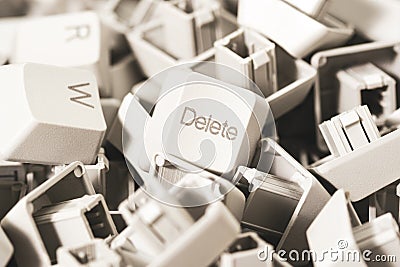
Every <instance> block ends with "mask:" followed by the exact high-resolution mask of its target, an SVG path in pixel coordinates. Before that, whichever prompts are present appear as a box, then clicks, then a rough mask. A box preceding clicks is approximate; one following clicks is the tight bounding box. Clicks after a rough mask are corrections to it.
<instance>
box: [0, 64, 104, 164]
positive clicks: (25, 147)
mask: <svg viewBox="0 0 400 267" xmlns="http://www.w3.org/2000/svg"><path fill="white" fill-rule="evenodd" d="M0 81H1V83H2V88H1V90H0V114H3V115H2V116H0V125H1V128H2V129H1V131H0V156H1V157H2V158H3V159H4V160H10V161H18V162H29V163H39V164H50V165H56V164H67V163H71V162H73V161H82V162H83V163H85V164H90V163H93V162H94V161H95V158H96V155H97V153H98V150H99V148H100V144H101V142H102V140H103V137H104V133H105V131H106V128H107V126H106V123H105V120H104V116H103V112H102V109H101V106H100V98H99V93H98V88H97V83H96V79H95V77H94V75H93V74H91V73H90V72H89V71H85V70H80V69H74V68H63V67H54V66H47V65H41V64H35V63H26V64H15V65H6V66H2V67H0Z"/></svg>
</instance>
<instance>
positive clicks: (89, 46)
mask: <svg viewBox="0 0 400 267" xmlns="http://www.w3.org/2000/svg"><path fill="white" fill-rule="evenodd" d="M102 34H103V32H102V31H101V24H100V20H99V18H98V16H97V15H96V14H95V13H93V12H82V13H74V14H65V15H56V16H48V17H43V18H35V19H28V20H26V21H25V22H23V23H21V24H20V25H19V27H18V30H17V36H16V46H15V50H14V53H13V55H12V57H11V60H10V62H11V63H25V62H34V63H42V64H50V65H56V66H62V67H79V68H85V69H89V70H90V71H92V72H93V73H94V74H95V75H96V78H97V81H98V83H99V87H100V88H101V90H103V89H104V90H110V79H109V73H108V65H109V59H108V56H107V47H106V46H105V45H104V42H102V39H104V36H103V35H102ZM102 92H103V91H102ZM104 93H105V94H107V92H104Z"/></svg>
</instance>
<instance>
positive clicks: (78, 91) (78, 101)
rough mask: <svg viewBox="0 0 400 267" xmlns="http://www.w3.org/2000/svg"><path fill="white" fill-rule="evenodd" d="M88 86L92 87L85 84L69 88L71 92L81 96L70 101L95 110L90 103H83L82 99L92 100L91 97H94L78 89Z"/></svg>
mask: <svg viewBox="0 0 400 267" xmlns="http://www.w3.org/2000/svg"><path fill="white" fill-rule="evenodd" d="M88 85H90V83H83V84H77V85H71V86H68V89H69V90H72V91H75V92H77V93H80V94H81V95H80V96H75V97H71V98H70V99H69V100H71V101H72V102H75V103H78V104H81V105H84V106H86V107H89V108H94V106H93V105H90V104H88V103H85V102H82V101H81V99H85V98H90V97H92V95H91V94H89V93H86V92H84V91H81V90H79V89H77V88H78V87H82V86H88Z"/></svg>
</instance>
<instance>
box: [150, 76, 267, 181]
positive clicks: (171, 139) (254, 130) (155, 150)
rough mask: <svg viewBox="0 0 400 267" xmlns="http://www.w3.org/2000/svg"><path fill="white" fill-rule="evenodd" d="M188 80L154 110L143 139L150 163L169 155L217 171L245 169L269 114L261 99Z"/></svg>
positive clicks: (220, 85) (239, 90)
mask: <svg viewBox="0 0 400 267" xmlns="http://www.w3.org/2000/svg"><path fill="white" fill-rule="evenodd" d="M182 76H183V75H182ZM191 81H207V82H204V83H198V82H197V83H196V82H193V83H191ZM186 82H187V84H186V85H184V86H181V87H179V88H174V89H173V90H168V91H167V92H166V93H164V94H162V95H161V96H160V98H159V100H158V102H157V104H156V106H155V109H154V112H153V116H152V118H151V119H150V120H149V121H148V124H147V128H146V130H145V136H144V138H145V145H146V151H147V155H148V157H149V160H150V161H153V160H154V159H155V155H156V154H164V157H166V158H167V159H168V154H171V155H174V156H176V157H178V158H181V159H184V160H186V161H188V162H192V163H193V164H194V165H196V166H199V167H202V168H205V169H207V170H209V171H214V172H217V173H230V172H232V171H233V170H235V169H236V167H238V166H239V165H245V166H247V164H248V163H249V161H250V160H251V159H252V157H253V155H254V154H253V153H254V151H255V148H256V145H257V142H258V140H259V138H260V136H261V129H262V127H263V124H264V122H265V120H266V118H267V115H268V111H269V108H268V104H267V103H266V101H265V99H264V98H263V97H261V96H259V95H256V94H255V93H253V92H251V91H249V90H246V89H243V88H239V87H235V86H233V85H228V84H225V83H222V82H220V81H217V80H214V79H211V78H209V77H206V76H203V75H200V74H193V75H189V76H188V77H187V80H186ZM217 84H218V85H217ZM227 103H229V104H227Z"/></svg>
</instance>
